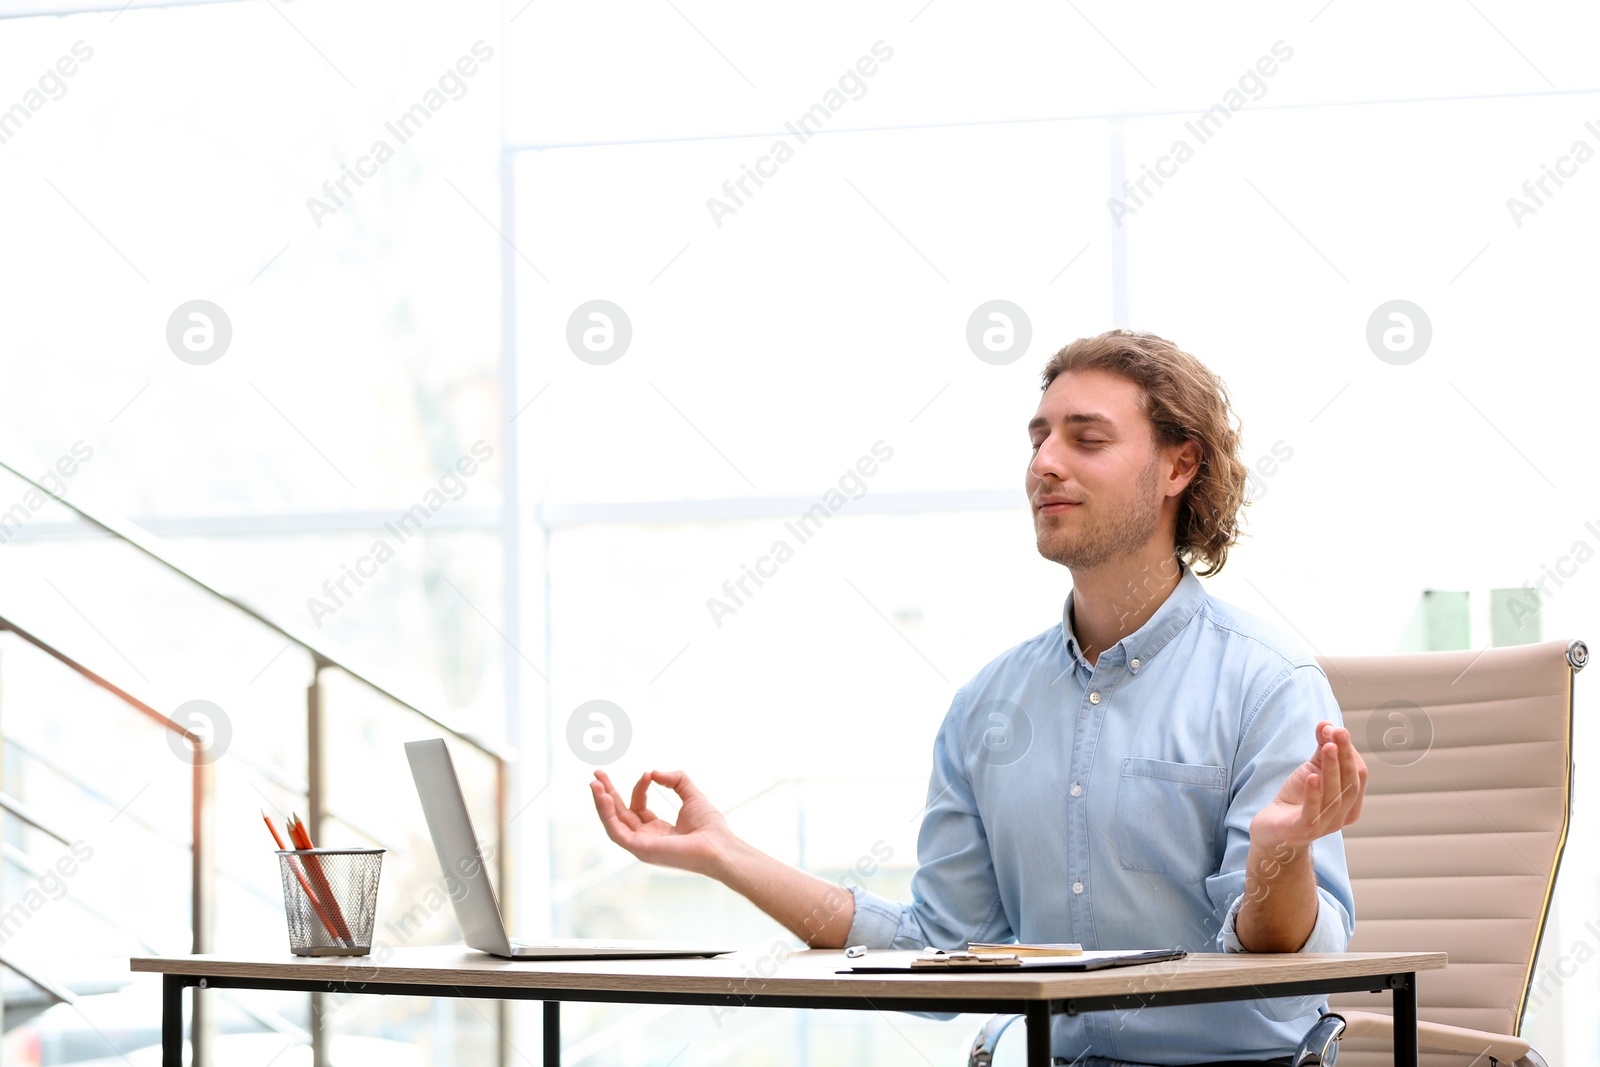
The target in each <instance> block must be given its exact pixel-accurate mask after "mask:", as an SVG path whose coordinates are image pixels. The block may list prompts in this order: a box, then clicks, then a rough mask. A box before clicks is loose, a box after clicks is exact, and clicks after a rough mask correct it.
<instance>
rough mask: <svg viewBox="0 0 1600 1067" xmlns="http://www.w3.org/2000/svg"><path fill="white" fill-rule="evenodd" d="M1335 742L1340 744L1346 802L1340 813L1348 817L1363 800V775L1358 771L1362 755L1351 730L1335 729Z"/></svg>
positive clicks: (1341, 770) (1340, 773) (1340, 763)
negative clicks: (1351, 736)
mask: <svg viewBox="0 0 1600 1067" xmlns="http://www.w3.org/2000/svg"><path fill="white" fill-rule="evenodd" d="M1334 744H1336V745H1338V746H1339V777H1340V779H1341V780H1342V781H1343V783H1344V793H1343V798H1344V804H1343V806H1342V807H1341V808H1340V811H1339V814H1340V816H1341V817H1348V816H1349V814H1350V812H1351V810H1352V809H1354V808H1355V806H1356V805H1357V804H1358V803H1360V800H1361V777H1360V774H1359V773H1358V772H1357V765H1358V764H1359V763H1360V762H1361V755H1360V753H1358V752H1356V746H1355V744H1354V742H1352V741H1351V740H1350V731H1349V730H1346V729H1344V728H1343V727H1340V728H1339V729H1337V730H1335V731H1334Z"/></svg>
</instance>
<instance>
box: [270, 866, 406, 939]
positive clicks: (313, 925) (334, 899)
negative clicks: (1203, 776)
mask: <svg viewBox="0 0 1600 1067" xmlns="http://www.w3.org/2000/svg"><path fill="white" fill-rule="evenodd" d="M383 853H384V850H383V849H381V848H309V849H287V850H283V851H280V852H279V853H278V867H279V873H281V874H282V876H283V914H284V919H285V920H286V921H287V922H288V925H289V951H290V952H292V953H294V954H295V955H296V956H365V955H367V954H368V953H370V952H371V951H372V926H373V920H374V919H375V918H376V917H377V912H378V875H379V874H380V873H381V872H382V870H383Z"/></svg>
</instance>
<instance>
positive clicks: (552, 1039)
mask: <svg viewBox="0 0 1600 1067" xmlns="http://www.w3.org/2000/svg"><path fill="white" fill-rule="evenodd" d="M544 1067H561V1002H560V1001H559V1000H547V1001H545V1002H544Z"/></svg>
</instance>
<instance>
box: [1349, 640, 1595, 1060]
mask: <svg viewBox="0 0 1600 1067" xmlns="http://www.w3.org/2000/svg"><path fill="white" fill-rule="evenodd" d="M1587 657H1588V653H1587V650H1586V649H1585V648H1584V645H1583V643H1582V642H1580V641H1573V642H1566V641H1546V642H1543V643H1540V644H1532V645H1517V646H1511V647H1502V648H1488V649H1483V650H1481V651H1463V652H1424V653H1417V654H1410V655H1389V656H1345V657H1339V656H1333V657H1318V662H1319V663H1320V664H1321V665H1322V668H1323V670H1324V671H1325V672H1326V673H1327V676H1328V681H1329V682H1330V683H1331V684H1332V686H1333V692H1334V696H1335V697H1336V698H1337V700H1338V702H1339V707H1340V710H1341V711H1342V712H1343V714H1344V719H1345V725H1346V726H1347V727H1348V728H1349V730H1350V734H1351V737H1352V738H1353V739H1354V740H1355V743H1356V746H1357V748H1358V749H1359V750H1360V751H1361V754H1362V756H1363V758H1365V760H1366V761H1367V767H1368V778H1367V797H1366V801H1365V804H1364V805H1363V808H1362V815H1361V818H1360V820H1359V821H1358V822H1357V823H1356V824H1355V825H1354V826H1351V827H1350V828H1349V829H1347V830H1346V831H1345V850H1346V855H1347V857H1348V860H1349V865H1350V876H1351V880H1352V886H1353V889H1354V893H1355V903H1356V930H1355V937H1354V938H1353V939H1352V940H1351V942H1350V951H1352V952H1397V951H1407V950H1428V951H1444V952H1448V953H1449V954H1450V965H1449V967H1448V968H1447V969H1446V970H1444V971H1433V972H1429V973H1426V974H1423V975H1420V976H1419V981H1418V1014H1419V1016H1420V1017H1421V1018H1423V1019H1426V1020H1429V1021H1432V1022H1438V1023H1447V1024H1450V1025H1455V1026H1468V1027H1472V1028H1473V1029H1477V1030H1487V1031H1490V1032H1491V1033H1500V1034H1511V1035H1516V1034H1517V1033H1518V1031H1519V1029H1520V1027H1521V1025H1522V1014H1523V1009H1524V1007H1525V1005H1526V1000H1527V994H1528V986H1529V982H1530V980H1531V978H1532V975H1533V965H1534V959H1535V956H1536V955H1537V953H1538V950H1539V940H1540V937H1541V936H1542V934H1543V932H1544V925H1545V916H1546V912H1547V911H1548V908H1549V902H1550V894H1551V889H1552V887H1553V885H1554V883H1555V876H1556V870H1557V867H1558V866H1559V864H1560V862H1561V852H1562V848H1563V846H1564V845H1565V843H1566V835H1567V821H1568V813H1569V810H1570V807H1571V796H1572V688H1573V685H1572V682H1573V675H1574V673H1575V672H1576V671H1577V670H1579V669H1581V668H1582V666H1583V664H1584V662H1585V661H1586V660H1587ZM1332 1007H1333V1009H1334V1010H1336V1011H1337V1010H1338V1009H1339V1008H1341V1007H1344V1008H1351V1009H1361V1010H1366V1011H1381V1012H1385V1013H1387V1012H1388V1011H1389V997H1388V994H1380V995H1373V994H1364V993H1356V994H1343V995H1340V996H1336V997H1334V998H1332ZM1339 1062H1340V1067H1365V1065H1367V1064H1372V1065H1377V1064H1379V1063H1384V1064H1388V1063H1393V1062H1394V1061H1393V1058H1392V1053H1390V1052H1388V1051H1378V1050H1376V1049H1375V1048H1374V1047H1372V1046H1365V1047H1364V1046H1363V1044H1362V1043H1361V1042H1356V1041H1352V1042H1349V1043H1347V1047H1345V1048H1344V1049H1342V1050H1341V1052H1340V1055H1339ZM1423 1062H1424V1063H1428V1064H1436V1065H1441V1067H1442V1065H1445V1064H1459V1065H1461V1067H1465V1065H1466V1064H1469V1063H1471V1062H1472V1057H1470V1056H1467V1057H1453V1056H1444V1055H1434V1054H1427V1053H1425V1054H1424V1059H1423ZM1481 1062H1487V1061H1481Z"/></svg>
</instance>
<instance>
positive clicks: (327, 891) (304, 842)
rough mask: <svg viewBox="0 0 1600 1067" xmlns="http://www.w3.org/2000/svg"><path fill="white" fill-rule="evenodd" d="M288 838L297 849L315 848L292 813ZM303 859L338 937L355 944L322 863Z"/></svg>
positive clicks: (310, 858)
mask: <svg viewBox="0 0 1600 1067" xmlns="http://www.w3.org/2000/svg"><path fill="white" fill-rule="evenodd" d="M289 836H290V837H291V838H292V839H293V840H294V842H295V846H296V847H297V848H303V849H307V850H309V849H311V848H314V847H315V846H314V845H312V844H311V835H310V834H309V833H307V832H306V824H305V823H303V822H301V821H300V817H299V816H298V815H295V814H293V813H291V814H290V815H289ZM303 858H304V860H305V865H306V870H307V871H308V872H310V874H311V881H312V882H314V883H316V886H317V892H318V893H320V894H321V895H322V899H323V901H324V902H326V904H327V906H328V914H329V915H331V916H332V917H333V926H334V929H336V930H338V931H339V933H338V936H339V937H342V938H344V940H345V941H346V942H347V943H348V944H352V945H353V944H355V935H354V934H352V933H351V932H350V927H349V926H347V925H345V921H344V913H343V912H342V911H341V910H340V908H339V901H338V898H336V897H335V896H334V894H333V886H331V885H329V884H328V876H327V875H326V874H324V873H323V870H322V861H320V860H319V859H317V857H315V856H306V857H303Z"/></svg>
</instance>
